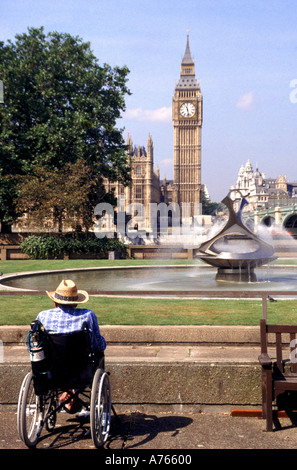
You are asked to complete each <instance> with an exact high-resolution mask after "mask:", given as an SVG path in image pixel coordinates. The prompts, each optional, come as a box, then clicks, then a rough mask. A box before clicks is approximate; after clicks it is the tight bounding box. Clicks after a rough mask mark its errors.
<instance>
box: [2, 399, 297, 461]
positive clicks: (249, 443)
mask: <svg viewBox="0 0 297 470" xmlns="http://www.w3.org/2000/svg"><path fill="white" fill-rule="evenodd" d="M118 417H119V419H120V423H117V421H116V420H115V417H114V416H113V418H112V428H111V434H110V439H109V441H108V442H107V444H106V446H105V447H106V449H109V450H115V451H116V450H117V451H118V450H122V451H125V450H126V451H127V450H133V451H135V453H136V454H137V451H138V450H143V449H150V450H154V449H157V450H164V449H171V450H172V449H175V450H180V451H183V452H184V450H186V449H296V448H297V428H296V427H292V424H291V421H290V420H289V419H288V418H282V419H281V420H280V424H281V426H282V429H280V430H277V431H274V432H271V433H267V432H266V431H265V421H263V420H262V419H260V418H254V417H253V418H251V417H248V418H247V417H232V416H231V415H230V413H229V412H217V413H207V412H206V413H189V412H175V413H174V412H171V411H167V412H162V413H160V412H159V413H144V412H139V411H137V410H126V411H125V412H120V413H118ZM0 428H1V437H0V449H26V446H25V445H24V444H23V443H22V441H20V439H19V436H18V434H17V428H16V410H15V409H12V408H11V407H7V408H6V409H5V407H4V408H2V410H1V411H0ZM37 448H38V449H94V446H93V442H92V439H91V437H90V434H89V423H88V421H85V420H82V419H79V418H78V417H77V415H69V414H67V413H65V412H63V413H60V414H59V416H58V420H57V426H56V428H55V430H54V432H53V433H51V434H49V433H48V432H47V431H46V430H44V431H43V433H42V435H41V439H40V441H39V443H38V445H37Z"/></svg>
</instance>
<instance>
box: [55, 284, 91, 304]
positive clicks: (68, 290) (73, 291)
mask: <svg viewBox="0 0 297 470" xmlns="http://www.w3.org/2000/svg"><path fill="white" fill-rule="evenodd" d="M46 293H47V295H48V296H49V298H50V299H51V300H53V301H54V302H56V303H58V304H63V305H70V304H72V305H73V304H84V303H85V302H87V301H88V300H89V294H88V293H87V292H86V291H85V290H78V289H77V287H76V285H75V283H74V282H73V281H71V280H63V281H62V282H61V283H60V285H59V286H58V287H57V289H56V290H55V292H48V291H46Z"/></svg>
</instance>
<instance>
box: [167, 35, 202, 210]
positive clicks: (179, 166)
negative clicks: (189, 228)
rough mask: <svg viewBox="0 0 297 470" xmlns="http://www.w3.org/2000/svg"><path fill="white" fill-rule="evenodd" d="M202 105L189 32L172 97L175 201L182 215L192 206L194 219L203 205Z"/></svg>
mask: <svg viewBox="0 0 297 470" xmlns="http://www.w3.org/2000/svg"><path fill="white" fill-rule="evenodd" d="M202 103H203V98H202V94H201V90H200V84H199V82H198V81H197V79H196V76H195V63H194V59H193V58H192V54H191V50H190V41H189V30H188V31H187V44H186V50H185V54H184V56H183V59H182V61H181V71H180V77H179V81H178V82H177V84H176V86H175V90H174V95H173V98H172V120H173V140H174V142H173V143H174V148H173V152H174V186H175V188H176V194H177V201H175V202H178V203H179V205H180V210H181V212H182V204H183V203H188V204H190V214H189V215H190V217H193V216H194V213H195V212H194V205H195V203H196V204H199V203H200V202H201V128H202ZM195 215H196V214H195Z"/></svg>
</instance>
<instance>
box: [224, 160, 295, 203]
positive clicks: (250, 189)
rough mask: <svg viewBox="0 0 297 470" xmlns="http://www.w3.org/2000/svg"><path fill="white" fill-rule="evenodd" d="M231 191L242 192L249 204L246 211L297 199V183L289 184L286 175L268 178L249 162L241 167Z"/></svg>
mask: <svg viewBox="0 0 297 470" xmlns="http://www.w3.org/2000/svg"><path fill="white" fill-rule="evenodd" d="M231 190H233V191H234V190H240V192H241V194H242V195H243V196H244V197H246V199H247V200H248V202H249V204H248V205H247V206H245V209H244V210H246V211H253V210H256V209H260V208H262V207H263V208H268V206H269V205H271V204H272V203H273V204H274V205H275V204H277V203H280V204H281V200H287V199H289V198H293V197H297V182H289V181H288V180H287V177H286V176H284V175H280V176H278V177H276V178H267V177H266V175H265V173H262V172H260V171H259V169H258V168H256V171H254V170H253V167H252V164H251V162H250V160H248V161H247V162H246V164H245V165H242V166H241V167H240V169H239V172H238V175H237V180H236V184H235V186H232V187H231ZM235 194H236V191H235Z"/></svg>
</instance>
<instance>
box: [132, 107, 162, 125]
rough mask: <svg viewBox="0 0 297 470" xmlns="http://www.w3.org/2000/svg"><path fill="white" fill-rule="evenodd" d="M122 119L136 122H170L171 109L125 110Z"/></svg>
mask: <svg viewBox="0 0 297 470" xmlns="http://www.w3.org/2000/svg"><path fill="white" fill-rule="evenodd" d="M123 117H125V118H126V119H132V120H136V121H151V122H170V121H171V108H166V107H163V108H159V109H142V108H134V109H127V111H126V112H125V113H124V116H123Z"/></svg>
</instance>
